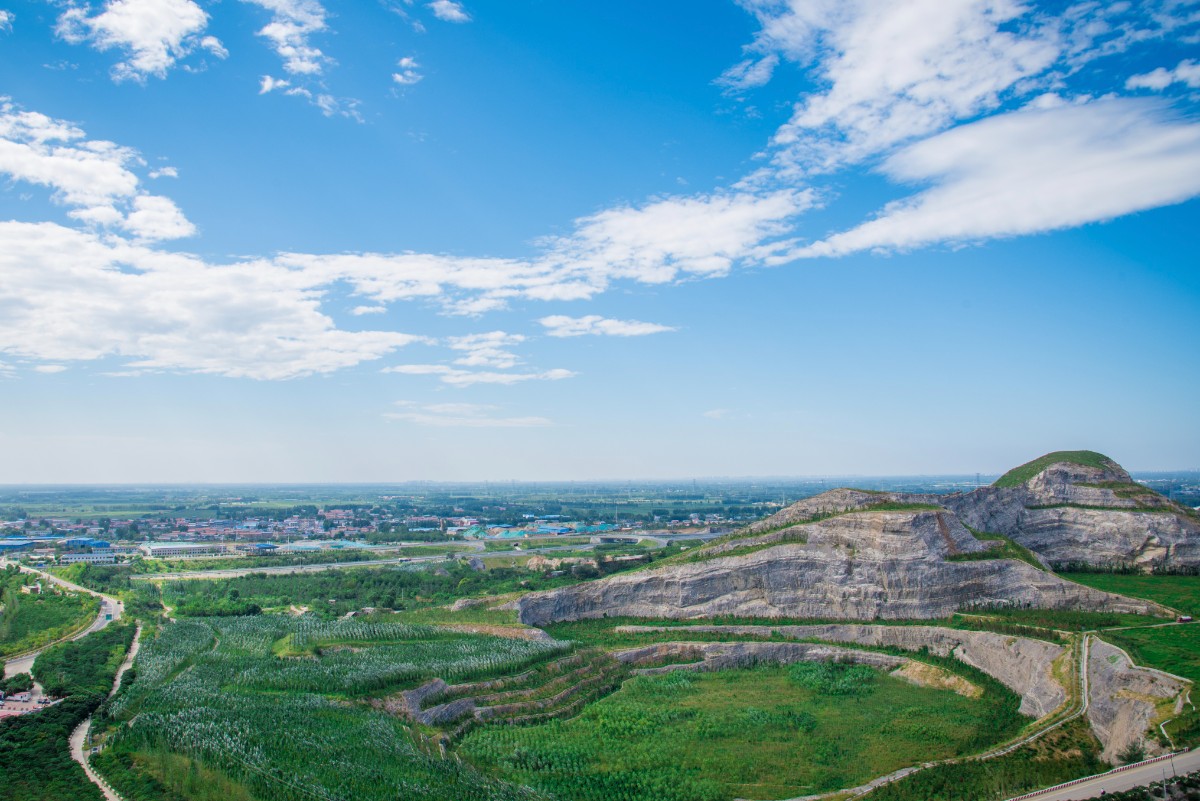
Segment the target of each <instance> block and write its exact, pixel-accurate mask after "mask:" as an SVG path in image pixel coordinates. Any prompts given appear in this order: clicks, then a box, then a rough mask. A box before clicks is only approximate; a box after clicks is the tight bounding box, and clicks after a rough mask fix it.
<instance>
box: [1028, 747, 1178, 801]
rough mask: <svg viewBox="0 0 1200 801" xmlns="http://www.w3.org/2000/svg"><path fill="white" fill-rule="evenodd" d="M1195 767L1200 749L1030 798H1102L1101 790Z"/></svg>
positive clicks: (1114, 789)
mask: <svg viewBox="0 0 1200 801" xmlns="http://www.w3.org/2000/svg"><path fill="white" fill-rule="evenodd" d="M1196 770H1200V751H1189V752H1188V753H1186V754H1177V755H1175V756H1173V757H1171V758H1170V759H1164V760H1162V761H1161V762H1153V763H1151V764H1149V765H1140V766H1139V767H1136V768H1130V769H1129V770H1126V771H1122V772H1120V773H1113V774H1107V775H1103V776H1097V777H1096V778H1094V779H1089V780H1088V781H1086V782H1080V783H1079V784H1076V785H1074V786H1073V787H1068V788H1066V789H1064V790H1054V791H1051V792H1049V793H1043V794H1041V795H1036V796H1034V797H1033V798H1032V799H1030V801H1080V800H1081V799H1085V798H1099V797H1100V793H1101V792H1108V793H1115V792H1118V791H1120V790H1132V789H1133V788H1134V787H1145V786H1146V785H1147V784H1153V783H1154V782H1160V781H1162V780H1163V777H1164V776H1166V778H1168V779H1169V778H1171V777H1172V776H1182V775H1183V774H1185V773H1191V772H1193V771H1196Z"/></svg>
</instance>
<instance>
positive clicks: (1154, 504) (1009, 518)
mask: <svg viewBox="0 0 1200 801" xmlns="http://www.w3.org/2000/svg"><path fill="white" fill-rule="evenodd" d="M941 502H942V503H943V505H945V506H946V508H948V509H950V510H952V511H953V512H954V513H955V514H957V515H958V516H959V517H960V518H961V519H962V520H963V522H964V523H966V525H968V526H970V527H972V528H974V529H976V530H980V531H988V532H994V533H997V534H1004V535H1006V536H1009V537H1012V538H1013V539H1014V540H1016V541H1017V542H1019V543H1020V544H1021V545H1023V546H1025V547H1027V548H1029V549H1030V550H1032V551H1034V552H1035V553H1037V554H1038V555H1039V556H1041V557H1042V558H1043V559H1045V560H1046V561H1047V562H1049V563H1051V564H1054V565H1058V566H1067V565H1072V566H1083V565H1090V566H1100V567H1113V566H1135V567H1142V568H1145V569H1150V568H1157V569H1180V568H1190V567H1195V566H1197V565H1200V519H1198V518H1197V515H1196V513H1195V512H1194V510H1191V509H1188V508H1187V507H1184V506H1180V505H1179V504H1176V503H1174V502H1172V501H1170V500H1169V499H1167V498H1165V497H1163V496H1162V495H1160V494H1158V493H1157V492H1155V491H1154V490H1152V489H1150V488H1149V487H1146V486H1143V485H1141V484H1138V483H1137V482H1135V481H1134V480H1133V479H1132V478H1131V477H1130V475H1129V473H1127V472H1126V471H1125V470H1124V468H1122V467H1121V466H1120V465H1119V464H1117V463H1116V462H1115V461H1113V460H1112V459H1110V458H1108V457H1107V456H1104V455H1103V454H1099V453H1095V452H1093V451H1059V452H1056V453H1050V454H1047V455H1045V456H1042V457H1041V458H1039V459H1035V460H1033V461H1032V462H1029V463H1027V464H1024V465H1021V466H1020V467H1018V468H1015V469H1014V470H1011V471H1009V472H1008V473H1006V474H1005V475H1004V476H1002V477H1001V478H1000V479H999V480H998V481H997V482H996V483H995V484H993V485H992V486H990V487H981V488H980V489H977V490H975V491H974V492H970V493H966V494H961V495H951V496H947V497H945V498H943V499H942V500H941Z"/></svg>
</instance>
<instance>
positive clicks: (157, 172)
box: [147, 167, 179, 178]
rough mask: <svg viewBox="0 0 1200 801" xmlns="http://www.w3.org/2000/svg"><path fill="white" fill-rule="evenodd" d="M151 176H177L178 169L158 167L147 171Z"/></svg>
mask: <svg viewBox="0 0 1200 801" xmlns="http://www.w3.org/2000/svg"><path fill="white" fill-rule="evenodd" d="M147 174H148V175H149V176H150V177H151V178H178V177H179V170H177V169H175V168H174V167H159V168H157V169H154V170H151V171H150V172H149V173H147Z"/></svg>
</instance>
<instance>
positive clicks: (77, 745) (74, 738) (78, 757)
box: [71, 623, 142, 801]
mask: <svg viewBox="0 0 1200 801" xmlns="http://www.w3.org/2000/svg"><path fill="white" fill-rule="evenodd" d="M141 646H142V626H141V624H140V623H139V624H138V627H137V631H136V632H134V635H133V645H132V646H130V648H129V652H128V653H126V654H125V661H124V662H122V663H121V667H119V668H117V674H116V676H114V677H113V685H112V689H111V690H109V691H108V695H109V697H110V698H111V697H112V696H113V694H114V693H116V691H117V688H118V687H120V686H121V677H122V676H124V675H125V671H127V670H129V668H130V666H131V665H133V660H134V659H135V658H136V657H137V654H138V649H139V648H141ZM91 727H92V719H91V718H90V717H89V718H88V719H87V720H85V721H84V722H83V723H80V724H79V725H78V726H76V727H75V731H73V732H71V759H74V760H75V761H76V762H78V763H79V764H80V765H81V766H82V767H83V772H84V773H86V774H87V777H88V779H89V780H90V781H91V782H92V784H94V785H96V786H97V787H99V788H100V792H102V793H104V797H105V798H106V799H108V801H124V800H123V799H122V798H121V796H119V795H117V794H116V793H115V792H113V791H112V790H110V789H109V787H108V785H107V784H106V783H105V782H104V781H103V780H101V778H100V777H99V776H98V775H97V774H96V772H95V771H94V770H92V766H91V765H90V764H88V760H87V754H85V753H84V743H85V742H86V741H87V735H88V731H89V729H91Z"/></svg>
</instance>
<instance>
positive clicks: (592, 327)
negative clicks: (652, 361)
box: [538, 314, 675, 337]
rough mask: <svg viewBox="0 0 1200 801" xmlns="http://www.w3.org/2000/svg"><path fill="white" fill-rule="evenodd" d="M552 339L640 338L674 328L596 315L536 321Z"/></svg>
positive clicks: (545, 318) (563, 316)
mask: <svg viewBox="0 0 1200 801" xmlns="http://www.w3.org/2000/svg"><path fill="white" fill-rule="evenodd" d="M538 322H539V323H541V324H542V325H544V326H545V327H546V329H547V331H546V333H547V334H549V335H550V336H552V337H579V336H585V335H602V336H610V337H640V336H645V335H646V334H659V333H662V332H664V331H674V330H675V329H674V328H671V327H670V326H666V325H659V324H658V323H643V322H639V321H637V320H613V319H611V318H605V317H601V316H600V315H598V314H589V315H586V316H584V317H567V316H566V315H562V314H554V315H551V316H549V317H543V318H542V319H540V320H538Z"/></svg>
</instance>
